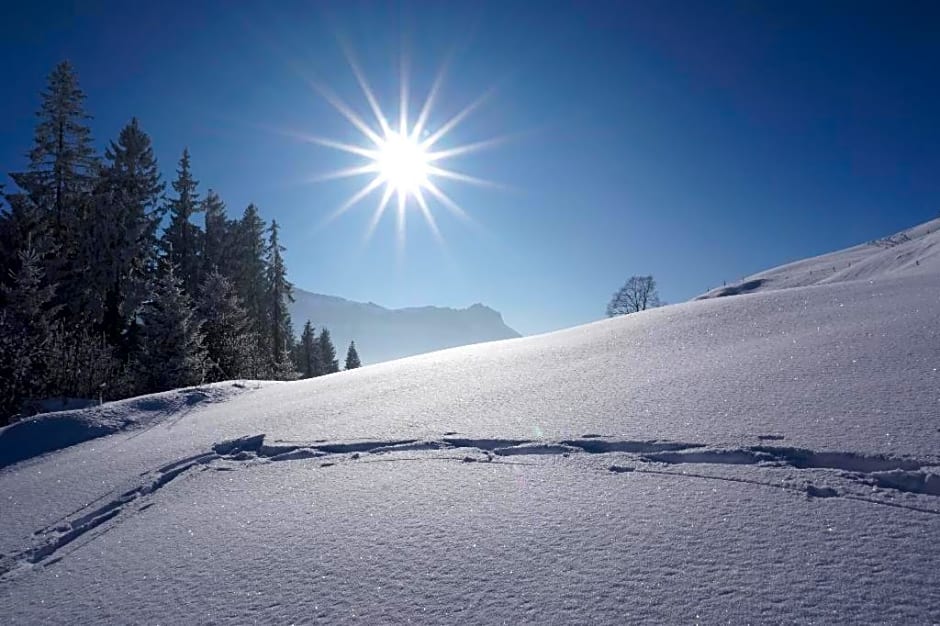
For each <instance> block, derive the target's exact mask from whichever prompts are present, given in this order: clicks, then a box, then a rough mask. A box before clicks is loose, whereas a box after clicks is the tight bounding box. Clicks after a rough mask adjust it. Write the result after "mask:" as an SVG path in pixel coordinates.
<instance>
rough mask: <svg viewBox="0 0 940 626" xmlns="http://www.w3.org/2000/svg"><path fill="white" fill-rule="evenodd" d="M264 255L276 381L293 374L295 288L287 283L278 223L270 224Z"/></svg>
mask: <svg viewBox="0 0 940 626" xmlns="http://www.w3.org/2000/svg"><path fill="white" fill-rule="evenodd" d="M269 232H270V238H269V239H268V251H267V259H266V260H267V270H268V272H267V286H268V293H267V302H268V311H267V313H268V315H267V320H268V329H269V331H268V333H269V334H268V336H269V338H270V341H271V370H272V375H273V376H275V378H284V377H288V376H289V375H290V374H291V373H292V371H293V366H292V364H291V359H290V354H291V348H292V346H293V341H294V331H293V327H292V325H291V319H290V313H289V312H288V310H287V305H288V303H289V302H293V301H294V294H293V290H294V286H293V285H292V284H291V283H290V282H288V280H287V268H286V267H285V266H284V258H283V257H282V256H281V253H282V252H284V246H282V245H281V244H280V241H279V239H278V232H279V227H278V225H277V221H272V222H271V228H270V230H269Z"/></svg>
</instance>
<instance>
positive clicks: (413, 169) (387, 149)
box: [375, 131, 430, 195]
mask: <svg viewBox="0 0 940 626" xmlns="http://www.w3.org/2000/svg"><path fill="white" fill-rule="evenodd" d="M375 163H376V165H377V166H378V173H379V176H380V177H381V178H382V179H383V180H384V181H385V184H386V185H388V186H390V187H391V188H392V189H393V191H395V192H397V193H399V194H402V193H404V194H411V195H413V194H415V193H417V192H419V191H421V189H423V188H424V187H425V185H427V182H428V166H429V165H430V163H429V162H428V153H427V151H426V150H425V149H424V148H422V147H421V144H419V143H418V142H417V141H415V140H414V139H413V138H411V137H408V136H406V135H403V134H401V133H400V132H395V131H392V132H390V133H389V134H388V135H387V136H386V137H385V139H384V141H383V142H382V144H381V145H380V146H379V148H378V154H377V155H376V159H375Z"/></svg>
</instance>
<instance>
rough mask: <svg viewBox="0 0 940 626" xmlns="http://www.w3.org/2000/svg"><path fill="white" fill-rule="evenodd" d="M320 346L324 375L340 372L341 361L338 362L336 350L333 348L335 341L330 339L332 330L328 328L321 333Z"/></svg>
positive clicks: (318, 341)
mask: <svg viewBox="0 0 940 626" xmlns="http://www.w3.org/2000/svg"><path fill="white" fill-rule="evenodd" d="M317 343H319V345H320V363H321V364H322V369H321V372H322V373H323V374H332V373H334V372H338V371H339V361H337V360H336V348H335V347H334V346H333V340H332V339H331V338H330V330H329V329H328V328H326V327H324V328H323V330H321V331H320V338H319V339H318V340H317Z"/></svg>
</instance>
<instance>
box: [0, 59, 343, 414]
mask: <svg viewBox="0 0 940 626" xmlns="http://www.w3.org/2000/svg"><path fill="white" fill-rule="evenodd" d="M84 100H85V96H84V94H83V93H82V91H81V89H80V87H79V85H78V81H77V78H76V75H75V73H74V71H73V69H72V67H71V66H70V65H69V64H68V63H67V62H63V63H61V64H59V65H58V66H57V67H56V68H55V69H54V70H53V72H52V73H51V74H50V76H49V79H48V85H47V87H46V89H45V91H43V93H42V105H41V107H40V109H39V112H38V114H37V116H38V123H37V125H36V128H35V134H34V140H33V146H32V148H31V149H30V151H29V152H28V164H27V166H26V169H25V171H22V172H15V173H11V174H10V178H11V179H12V180H13V182H14V185H15V189H11V190H4V189H0V192H2V193H0V197H2V198H3V200H4V201H5V206H0V425H2V424H3V423H5V421H8V420H9V419H10V418H11V417H13V416H15V415H17V414H19V413H22V412H24V411H25V412H28V411H29V410H30V407H29V403H30V402H33V401H36V400H39V399H44V398H96V399H97V398H101V399H117V398H122V397H128V396H131V395H137V394H141V393H151V392H156V391H163V390H167V389H173V388H176V387H182V386H188V385H194V384H200V383H203V382H212V381H220V380H228V379H237V378H253V379H281V380H286V379H292V378H297V377H298V376H301V377H307V376H317V375H320V374H325V373H330V372H335V371H337V370H338V369H339V364H338V362H337V360H336V355H335V349H334V347H333V345H332V342H331V340H330V335H329V331H328V330H326V329H322V330H321V332H320V334H319V335H318V336H317V335H315V333H314V330H313V327H312V326H311V325H310V322H307V325H306V326H305V327H304V334H303V337H302V338H301V341H300V342H297V341H296V339H295V336H294V331H293V327H292V324H291V319H290V314H289V313H288V304H289V302H291V301H292V300H293V295H292V290H293V287H292V285H291V283H290V282H289V281H288V280H287V269H286V267H285V264H284V257H283V253H284V247H283V246H282V245H281V243H280V237H279V234H280V233H279V227H278V224H277V222H276V221H272V222H271V223H270V225H269V224H266V223H265V221H264V220H263V219H261V217H260V215H259V212H258V209H257V207H255V206H254V205H253V204H252V205H249V206H248V207H247V208H246V209H245V210H244V211H243V213H242V215H241V217H238V218H234V219H233V218H230V217H229V216H228V215H227V212H226V207H225V204H224V202H223V201H222V199H221V198H220V197H219V195H218V194H217V193H216V192H214V191H213V190H211V189H210V190H208V191H206V193H205V195H204V196H203V195H202V194H201V192H200V190H199V183H198V181H197V180H196V179H195V177H194V175H193V172H192V169H191V165H190V155H189V152H188V150H184V151H183V153H182V156H181V158H180V160H179V164H178V168H177V170H176V175H175V179H174V180H173V181H172V182H171V185H170V189H166V187H165V184H164V182H163V180H162V178H161V175H160V171H159V168H158V164H157V160H156V158H155V156H154V152H153V147H152V145H151V140H150V137H149V136H148V135H147V133H145V132H144V131H143V129H142V128H141V126H140V124H139V123H138V121H137V120H136V119H132V120H131V121H130V122H129V123H128V124H127V125H126V126H125V127H124V128H123V129H122V130H121V132H120V134H119V136H118V137H117V139H115V140H112V141H110V142H109V144H108V146H107V149H106V150H105V152H104V154H103V155H100V154H98V153H97V152H96V151H95V149H94V147H93V144H92V136H91V130H90V128H89V126H88V120H89V119H90V117H89V116H88V115H87V114H86V112H85V110H84V106H83V105H84ZM198 214H202V216H201V217H202V220H201V221H202V226H199V225H197V223H196V221H195V220H196V219H197V216H198ZM350 357H351V358H350ZM346 366H347V368H349V367H357V366H358V355H356V352H355V346H354V345H350V350H349V354H348V355H347V360H346Z"/></svg>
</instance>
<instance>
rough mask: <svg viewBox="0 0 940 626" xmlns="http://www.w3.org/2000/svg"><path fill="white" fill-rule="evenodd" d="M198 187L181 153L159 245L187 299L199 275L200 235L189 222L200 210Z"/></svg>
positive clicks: (195, 289) (186, 154)
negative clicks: (175, 273)
mask: <svg viewBox="0 0 940 626" xmlns="http://www.w3.org/2000/svg"><path fill="white" fill-rule="evenodd" d="M198 184H199V183H198V182H197V181H196V180H195V179H194V178H193V175H192V171H191V170H190V164H189V150H188V149H186V150H183V156H182V157H180V161H179V169H178V170H176V180H174V181H173V190H174V191H175V192H176V198H171V199H170V201H169V203H168V205H167V208H168V210H169V213H170V224H169V225H168V226H167V228H166V230H165V231H164V233H163V239H162V240H161V245H162V247H163V252H164V255H165V256H166V257H167V258H168V259H169V261H170V263H171V264H172V265H173V266H174V267H175V268H176V272H177V274H178V276H179V279H180V282H181V283H182V285H183V289H185V290H186V293H187V294H189V296H190V297H195V296H196V295H197V292H198V289H199V283H200V280H201V274H202V271H201V270H202V268H201V262H202V258H201V257H202V246H203V232H202V230H201V229H200V228H199V227H198V226H196V225H195V224H193V222H192V217H193V215H195V214H196V213H198V212H199V211H201V210H202V203H201V202H199V194H198V192H197V190H196V188H197V186H198Z"/></svg>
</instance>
